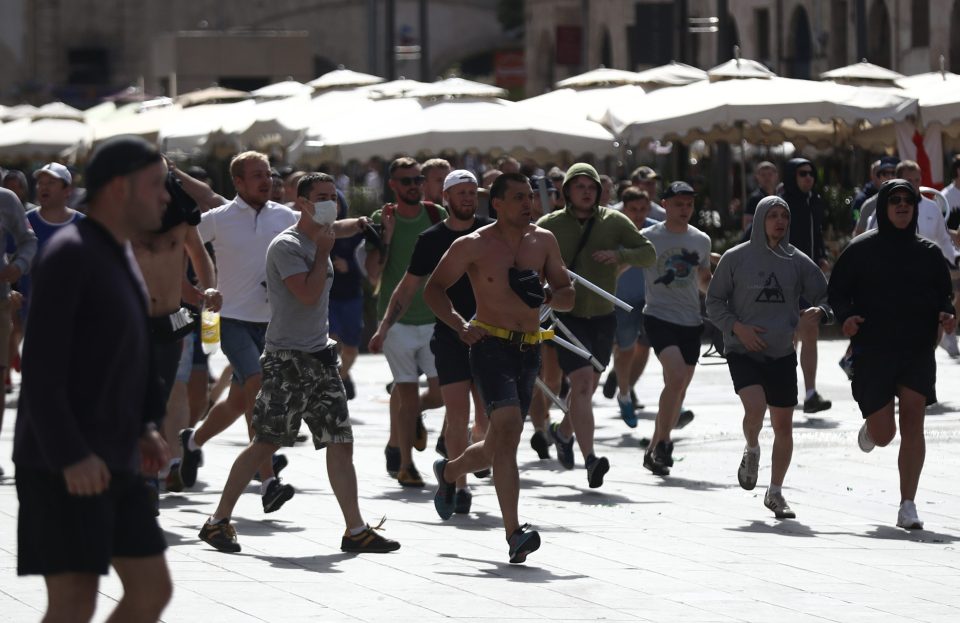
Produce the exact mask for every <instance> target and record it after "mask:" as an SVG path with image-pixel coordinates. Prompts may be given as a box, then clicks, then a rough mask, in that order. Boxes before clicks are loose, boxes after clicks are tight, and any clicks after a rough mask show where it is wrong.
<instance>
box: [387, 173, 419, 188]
mask: <svg viewBox="0 0 960 623" xmlns="http://www.w3.org/2000/svg"><path fill="white" fill-rule="evenodd" d="M393 179H395V180H396V181H398V182H400V184H401V185H403V186H412V185H413V184H416V185H417V186H419V185H420V184H423V182H424V181H425V180H426V179H427V178H425V177H424V176H422V175H417V176H411V177H395V178H393Z"/></svg>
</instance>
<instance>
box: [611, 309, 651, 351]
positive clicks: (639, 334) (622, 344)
mask: <svg viewBox="0 0 960 623" xmlns="http://www.w3.org/2000/svg"><path fill="white" fill-rule="evenodd" d="M643 305H644V302H643V301H640V302H639V303H637V304H636V305H634V306H633V311H631V312H628V311H626V310H624V309H620V308H619V307H617V308H616V309H614V310H613V315H614V316H615V317H616V319H617V333H616V337H617V347H618V348H630V347H631V346H633V345H634V344H638V343H639V344H640V345H642V346H650V340H648V339H647V334H646V332H644V330H643Z"/></svg>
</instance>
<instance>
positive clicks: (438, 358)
mask: <svg viewBox="0 0 960 623" xmlns="http://www.w3.org/2000/svg"><path fill="white" fill-rule="evenodd" d="M430 350H431V352H433V360H434V363H435V365H436V368H437V379H439V381H440V385H441V386H443V385H451V384H453V383H461V382H463V381H470V380H472V379H473V372H472V371H471V370H470V347H469V346H467V345H466V344H465V343H464V341H463V340H461V339H460V336H459V335H457V334H456V333H454V332H453V330H451V329H450V328H449V327H447V325H440V324H437V325H436V326H435V327H434V329H433V337H432V338H430Z"/></svg>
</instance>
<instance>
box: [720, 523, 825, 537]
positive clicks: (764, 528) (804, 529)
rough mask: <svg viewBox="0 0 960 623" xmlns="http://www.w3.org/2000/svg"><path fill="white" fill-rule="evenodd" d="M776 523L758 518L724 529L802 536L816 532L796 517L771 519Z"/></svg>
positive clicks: (814, 534) (811, 535)
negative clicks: (743, 524)
mask: <svg viewBox="0 0 960 623" xmlns="http://www.w3.org/2000/svg"><path fill="white" fill-rule="evenodd" d="M772 521H775V522H776V523H768V522H766V521H761V520H759V519H754V520H753V521H751V522H750V523H749V524H747V525H745V526H740V527H737V528H724V529H725V530H730V531H732V532H752V533H755V534H782V535H783V536H803V537H815V536H817V534H819V533H818V532H815V531H814V530H813V528H811V527H810V526H807V525H805V524H802V523H800V522H799V521H797V520H796V519H781V520H772Z"/></svg>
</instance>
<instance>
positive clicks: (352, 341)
mask: <svg viewBox="0 0 960 623" xmlns="http://www.w3.org/2000/svg"><path fill="white" fill-rule="evenodd" d="M361 333H363V297H359V298H355V299H344V300H337V299H330V334H331V335H335V336H337V341H338V342H340V343H341V344H343V345H344V346H352V347H354V348H359V346H360V334H361Z"/></svg>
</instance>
